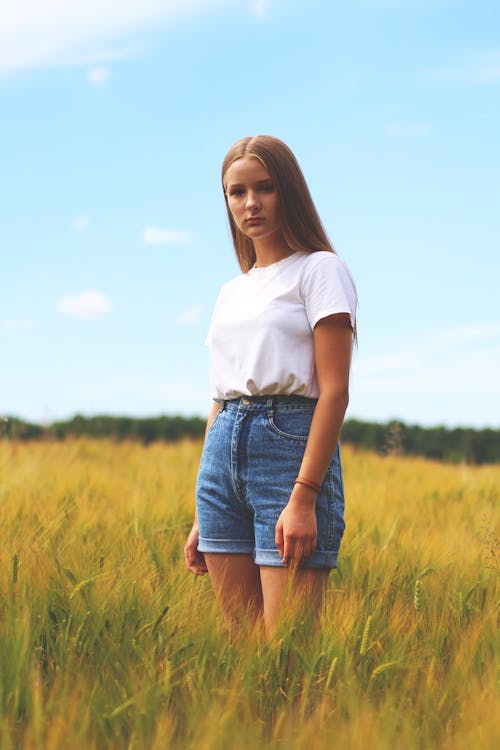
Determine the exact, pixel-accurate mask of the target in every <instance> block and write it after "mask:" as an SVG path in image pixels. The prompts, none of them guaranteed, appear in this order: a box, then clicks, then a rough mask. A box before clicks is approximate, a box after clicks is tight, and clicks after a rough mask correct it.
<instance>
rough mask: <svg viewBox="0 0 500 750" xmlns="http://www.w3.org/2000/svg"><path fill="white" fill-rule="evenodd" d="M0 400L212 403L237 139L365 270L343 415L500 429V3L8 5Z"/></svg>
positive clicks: (288, 0)
mask: <svg viewBox="0 0 500 750" xmlns="http://www.w3.org/2000/svg"><path fill="white" fill-rule="evenodd" d="M0 133H1V138H0V416H1V415H15V416H18V417H22V418H24V419H28V420H31V421H35V422H39V423H50V422H52V421H54V420H57V419H66V418H68V417H71V416H73V415H74V414H77V413H79V414H86V415H91V414H103V413H105V414H126V415H132V416H156V415H160V414H184V415H187V416H190V415H201V416H205V415H206V414H208V411H209V409H210V404H211V401H210V388H209V380H208V353H207V349H206V347H205V345H204V341H205V336H206V332H207V328H208V324H209V321H210V316H211V311H212V308H213V305H214V302H215V299H216V297H217V294H218V290H219V288H220V285H221V284H222V283H223V282H224V281H227V280H228V279H230V278H233V277H234V276H236V275H237V274H238V273H239V267H238V265H237V263H236V260H235V256H234V251H233V248H232V245H231V240H230V234H229V229H228V224H227V218H226V214H225V208H224V203H223V197H222V192H221V187H220V165H221V162H222V159H223V157H224V155H225V153H226V151H227V150H228V148H229V146H230V145H231V144H232V143H233V142H234V141H235V140H237V139H238V138H240V137H242V136H246V135H254V134H257V133H268V134H271V135H274V136H277V137H279V138H281V139H282V140H284V141H285V142H286V143H287V144H288V145H289V146H290V147H291V148H292V150H293V151H294V153H295V154H296V156H297V158H298V160H299V163H300V164H301V167H302V170H303V172H304V174H305V177H306V179H307V181H308V184H309V186H310V189H311V193H312V195H313V198H314V201H315V203H316V206H317V208H318V210H319V213H320V215H321V218H322V220H323V223H324V225H325V227H326V229H327V232H328V234H329V236H330V238H331V239H332V241H333V244H334V246H335V248H336V251H337V252H338V253H339V255H340V257H341V258H342V259H343V260H344V261H345V262H346V263H347V265H348V266H349V268H350V269H351V272H352V274H353V276H354V278H355V280H356V284H357V290H358V296H359V311H358V332H359V333H358V337H359V342H358V348H357V351H356V352H355V354H354V357H353V366H352V377H351V387H350V404H349V408H348V413H347V416H348V417H351V418H358V419H364V420H370V421H387V420H390V419H400V420H402V421H404V422H407V423H411V424H421V425H446V426H473V427H486V426H490V427H496V428H499V427H500V398H499V396H500V310H499V304H498V299H499V293H498V286H499V280H500V260H499V250H500V210H499V197H500V149H499V142H500V139H499V135H498V134H499V133H500V4H499V3H498V2H497V1H496V0H490V1H488V2H487V1H486V0H467V1H465V0H464V1H461V0H454V1H453V0H253V1H251V0H121V1H120V2H119V3H118V2H116V0H17V2H16V3H15V4H14V3H3V4H2V5H1V6H0Z"/></svg>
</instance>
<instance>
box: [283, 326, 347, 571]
mask: <svg viewBox="0 0 500 750" xmlns="http://www.w3.org/2000/svg"><path fill="white" fill-rule="evenodd" d="M313 336H314V359H315V364H316V376H317V379H318V390H319V396H318V402H317V404H316V408H315V410H314V415H313V419H312V422H311V429H310V431H309V437H308V440H307V444H306V449H305V452H304V457H303V459H302V464H301V467H300V471H299V476H302V477H305V478H306V479H308V480H309V481H311V482H314V483H315V484H318V485H321V484H322V483H323V479H324V477H325V474H326V470H327V469H328V466H329V464H330V461H331V460H332V457H333V454H334V453H335V449H336V447H337V443H338V440H339V437H340V430H341V428H342V422H343V420H344V414H345V411H346V409H347V404H348V403H349V369H350V364H351V351H352V328H351V320H350V316H349V315H348V314H347V313H338V314H335V315H329V316H328V317H326V318H323V319H322V320H320V321H319V322H318V323H317V324H316V326H315V327H314V331H313ZM276 546H277V547H278V549H279V552H280V555H281V557H282V559H283V562H285V563H292V562H293V563H300V561H301V560H303V559H304V558H306V557H308V556H309V555H310V554H311V553H312V552H314V550H315V549H316V492H315V490H314V489H312V488H310V487H307V486H305V485H303V484H295V485H294V487H293V490H292V493H291V495H290V500H289V501H288V504H287V505H286V507H285V508H284V510H283V511H282V513H281V515H280V517H279V519H278V522H277V524H276Z"/></svg>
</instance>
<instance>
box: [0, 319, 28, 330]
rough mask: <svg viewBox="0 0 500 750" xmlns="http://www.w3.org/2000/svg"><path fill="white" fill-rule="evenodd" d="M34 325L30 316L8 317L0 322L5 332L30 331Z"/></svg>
mask: <svg viewBox="0 0 500 750" xmlns="http://www.w3.org/2000/svg"><path fill="white" fill-rule="evenodd" d="M34 327H35V321H34V320H32V319H31V318H10V319H9V320H4V321H3V323H2V330H3V331H5V333H24V332H25V331H31V330H32V329H33V328H34Z"/></svg>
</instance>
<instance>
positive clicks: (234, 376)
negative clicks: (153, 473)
mask: <svg viewBox="0 0 500 750" xmlns="http://www.w3.org/2000/svg"><path fill="white" fill-rule="evenodd" d="M356 304H357V296H356V287H355V285H354V281H353V279H352V276H351V274H350V272H349V270H348V268H347V266H346V265H345V264H344V263H343V261H342V260H340V258H339V257H338V255H336V254H335V253H333V252H328V251H323V250H321V251H317V252H312V253H307V252H303V251H298V252H295V253H293V254H292V255H288V256H287V257H286V258H283V259H282V260H280V261H277V262H276V263H272V264H271V265H269V266H264V267H257V266H254V267H253V268H251V269H250V270H249V271H248V272H247V273H244V274H241V275H239V276H237V277H236V278H234V279H232V280H231V281H228V282H227V283H226V284H224V285H223V286H222V288H221V291H220V293H219V296H218V298H217V302H216V304H215V308H214V312H213V315H212V320H211V323H210V327H209V331H208V335H207V340H206V343H207V345H208V347H209V360H210V382H211V394H212V398H214V399H216V400H221V399H231V398H237V397H238V396H271V395H289V396H291V395H296V396H305V397H308V398H317V397H318V383H317V379H316V370H315V365H314V346H313V329H314V326H315V325H316V323H317V322H318V321H319V320H321V319H322V318H325V317H327V316H328V315H333V314H335V313H348V314H349V315H350V318H351V324H352V327H353V329H354V322H355V315H356Z"/></svg>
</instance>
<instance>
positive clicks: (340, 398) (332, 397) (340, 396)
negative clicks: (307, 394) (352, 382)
mask: <svg viewBox="0 0 500 750" xmlns="http://www.w3.org/2000/svg"><path fill="white" fill-rule="evenodd" d="M319 399H320V400H321V401H324V402H327V401H328V403H329V404H330V406H331V408H333V409H335V411H337V412H341V413H342V415H343V414H345V412H346V410H347V407H348V405H349V386H348V385H345V386H343V387H341V388H331V389H327V390H325V391H321V392H320V395H319Z"/></svg>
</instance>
